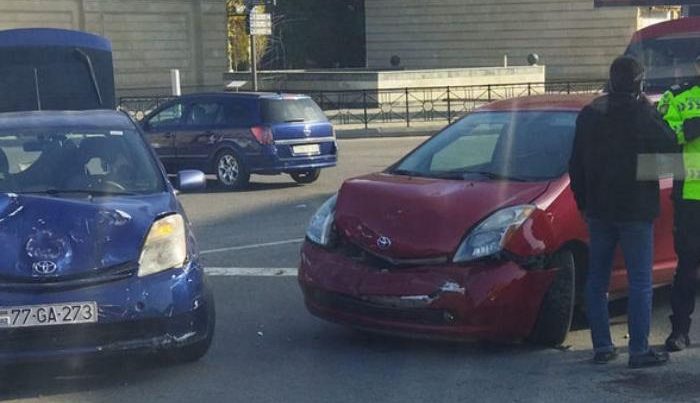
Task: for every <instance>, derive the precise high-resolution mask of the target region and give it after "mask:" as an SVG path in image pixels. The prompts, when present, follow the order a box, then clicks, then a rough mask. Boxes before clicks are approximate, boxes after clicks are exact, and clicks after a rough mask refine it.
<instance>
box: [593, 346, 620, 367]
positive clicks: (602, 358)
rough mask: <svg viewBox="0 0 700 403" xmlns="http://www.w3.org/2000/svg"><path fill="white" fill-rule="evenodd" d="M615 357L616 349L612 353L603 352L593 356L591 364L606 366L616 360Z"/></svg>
mask: <svg viewBox="0 0 700 403" xmlns="http://www.w3.org/2000/svg"><path fill="white" fill-rule="evenodd" d="M617 356H618V354H617V349H614V350H613V351H603V352H600V353H595V355H594V356H593V362H594V363H595V364H607V363H609V362H610V361H612V360H614V359H615V358H617Z"/></svg>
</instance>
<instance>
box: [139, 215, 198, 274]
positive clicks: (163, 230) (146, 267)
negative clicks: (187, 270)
mask: <svg viewBox="0 0 700 403" xmlns="http://www.w3.org/2000/svg"><path fill="white" fill-rule="evenodd" d="M186 259H187V239H186V236H185V220H184V219H183V218H182V216H181V215H180V214H173V215H169V216H166V217H163V218H161V219H159V220H156V221H155V222H154V223H153V225H152V226H151V230H150V231H149V232H148V236H147V237H146V242H145V243H144V245H143V249H142V250H141V258H140V259H139V277H144V276H148V275H151V274H155V273H160V272H162V271H165V270H168V269H172V268H175V267H182V266H183V265H184V264H185V260H186Z"/></svg>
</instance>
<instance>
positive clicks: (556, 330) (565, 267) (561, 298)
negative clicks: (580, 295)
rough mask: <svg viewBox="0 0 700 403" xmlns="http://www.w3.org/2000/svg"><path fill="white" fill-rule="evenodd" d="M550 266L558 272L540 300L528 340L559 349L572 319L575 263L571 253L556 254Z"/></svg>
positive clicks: (561, 252)
mask: <svg viewBox="0 0 700 403" xmlns="http://www.w3.org/2000/svg"><path fill="white" fill-rule="evenodd" d="M552 266H553V267H558V268H559V270H558V271H557V274H556V277H555V279H554V282H553V283H552V285H551V286H550V288H549V290H548V291H547V293H546V294H545V296H544V298H543V300H542V305H541V307H540V312H539V315H538V317H537V322H535V326H534V328H533V329H532V332H531V333H530V336H529V337H528V339H529V340H530V341H531V342H533V343H536V344H541V345H546V346H559V345H561V344H562V343H563V342H564V340H566V336H567V334H568V333H569V329H570V328H571V321H572V319H573V316H574V305H575V301H576V260H575V259H574V254H573V252H571V251H569V250H562V251H560V252H558V253H557V254H556V255H554V257H553V258H552Z"/></svg>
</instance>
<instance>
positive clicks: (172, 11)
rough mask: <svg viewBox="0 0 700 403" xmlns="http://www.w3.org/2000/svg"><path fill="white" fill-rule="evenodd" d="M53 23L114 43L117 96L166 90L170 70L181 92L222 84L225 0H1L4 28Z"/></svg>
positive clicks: (53, 25) (161, 92)
mask: <svg viewBox="0 0 700 403" xmlns="http://www.w3.org/2000/svg"><path fill="white" fill-rule="evenodd" d="M29 27H50V28H68V29H77V30H83V31H88V32H93V33H97V34H100V35H103V36H106V37H107V38H109V39H110V40H111V41H112V45H113V48H114V65H115V66H114V67H115V75H116V85H117V94H118V96H124V95H140V94H144V95H157V94H167V93H168V91H169V86H170V73H169V71H170V69H171V68H179V69H180V70H181V78H182V85H183V91H192V90H199V89H206V88H210V87H212V88H220V87H221V72H222V71H224V70H225V69H226V11H225V0H1V1H0V29H11V28H29Z"/></svg>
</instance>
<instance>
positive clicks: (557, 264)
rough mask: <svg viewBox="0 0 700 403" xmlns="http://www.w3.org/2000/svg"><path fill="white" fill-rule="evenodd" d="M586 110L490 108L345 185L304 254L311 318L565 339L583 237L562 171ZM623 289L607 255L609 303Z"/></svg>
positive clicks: (668, 252) (666, 216)
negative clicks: (610, 272) (578, 121)
mask: <svg viewBox="0 0 700 403" xmlns="http://www.w3.org/2000/svg"><path fill="white" fill-rule="evenodd" d="M592 99H593V96H592V95H585V96H582V95H571V96H538V97H528V98H518V99H510V100H504V101H498V102H495V103H492V104H489V105H487V106H485V107H483V108H481V109H479V110H477V111H476V112H474V113H471V114H469V115H468V116H466V117H464V118H462V119H461V120H459V121H457V122H455V123H454V124H452V125H450V126H448V127H447V128H445V129H444V130H443V131H441V132H440V133H438V134H436V135H435V136H433V137H431V138H430V139H429V140H427V141H426V142H425V143H423V144H422V145H420V146H419V147H418V148H416V149H415V150H414V151H412V152H411V153H409V154H408V155H407V156H406V157H404V158H403V159H402V160H400V161H399V162H398V163H396V164H394V165H393V166H391V167H390V168H388V169H387V170H385V171H384V172H380V173H375V174H371V175H367V176H363V177H359V178H355V179H350V180H348V181H346V182H345V183H344V184H343V185H342V187H341V188H340V191H339V192H338V194H337V195H336V196H333V197H332V198H331V199H329V200H328V201H327V202H326V203H325V204H324V205H323V206H322V207H321V208H320V209H319V210H318V212H317V213H316V214H315V215H314V216H313V218H312V220H311V223H310V225H309V228H308V230H307V240H306V242H305V244H304V245H303V247H302V250H301V266H300V270H299V283H300V285H301V288H302V290H303V293H304V297H305V300H306V306H307V308H308V310H309V311H310V312H311V313H312V314H314V315H316V316H319V317H321V318H324V319H327V320H330V321H333V322H338V323H342V324H346V325H350V326H353V327H357V328H362V329H366V330H372V331H379V332H388V333H392V334H399V335H410V336H421V335H423V336H430V337H438V338H456V339H496V340H507V339H524V338H527V339H529V340H531V341H534V342H538V343H543V344H549V345H556V344H560V343H561V342H563V341H564V339H565V337H566V335H567V333H568V331H569V328H570V325H571V321H572V317H573V312H574V307H575V305H576V304H578V303H580V302H582V301H581V299H582V292H581V291H582V286H583V282H584V278H585V275H586V273H585V269H586V255H587V238H588V237H587V231H586V228H585V225H584V222H583V220H582V217H581V216H580V213H579V212H578V211H577V208H576V204H575V202H574V199H573V195H572V193H571V191H570V189H569V178H568V174H567V167H568V160H569V155H570V152H571V147H572V141H573V136H574V128H575V121H576V116H577V114H578V112H579V111H580V110H581V109H582V108H583V106H585V105H586V104H588V103H589V102H590V101H591V100H592ZM671 186H672V179H671V177H670V176H669V177H667V178H663V179H661V188H662V201H661V209H662V213H661V217H660V218H659V219H658V220H657V222H656V232H655V234H656V235H655V237H656V238H655V246H656V250H655V254H654V256H655V262H654V282H655V285H663V284H668V283H670V282H671V280H672V276H673V271H674V269H675V265H676V257H675V254H674V251H673V242H672V234H671V230H672V211H671V201H670V191H671ZM626 287H627V282H626V274H625V270H624V267H623V261H622V257H621V256H618V257H617V260H616V264H615V269H614V274H613V279H612V282H611V287H610V294H611V297H613V298H615V297H622V296H625V295H626V291H627V290H626Z"/></svg>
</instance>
